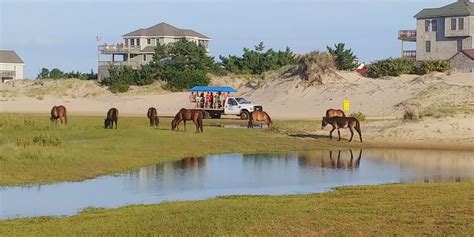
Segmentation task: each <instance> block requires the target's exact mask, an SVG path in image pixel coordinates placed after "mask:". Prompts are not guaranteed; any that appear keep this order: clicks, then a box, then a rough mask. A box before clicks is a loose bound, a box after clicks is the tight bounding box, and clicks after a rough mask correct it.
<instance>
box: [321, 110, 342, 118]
mask: <svg viewBox="0 0 474 237" xmlns="http://www.w3.org/2000/svg"><path fill="white" fill-rule="evenodd" d="M326 117H327V118H331V117H346V114H345V113H344V111H342V110H340V109H328V110H326Z"/></svg>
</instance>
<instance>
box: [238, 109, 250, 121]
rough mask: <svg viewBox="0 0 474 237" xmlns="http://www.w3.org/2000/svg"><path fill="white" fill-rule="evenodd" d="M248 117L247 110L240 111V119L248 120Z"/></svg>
mask: <svg viewBox="0 0 474 237" xmlns="http://www.w3.org/2000/svg"><path fill="white" fill-rule="evenodd" d="M249 117H250V113H249V111H247V110H244V111H242V112H240V119H241V120H248V119H249Z"/></svg>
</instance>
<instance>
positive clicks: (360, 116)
mask: <svg viewBox="0 0 474 237" xmlns="http://www.w3.org/2000/svg"><path fill="white" fill-rule="evenodd" d="M349 117H354V118H356V119H357V120H359V121H365V119H366V118H365V114H363V113H361V112H354V113H351V114H350V115H349Z"/></svg>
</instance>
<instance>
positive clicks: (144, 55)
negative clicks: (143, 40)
mask: <svg viewBox="0 0 474 237" xmlns="http://www.w3.org/2000/svg"><path fill="white" fill-rule="evenodd" d="M143 61H144V62H146V54H143Z"/></svg>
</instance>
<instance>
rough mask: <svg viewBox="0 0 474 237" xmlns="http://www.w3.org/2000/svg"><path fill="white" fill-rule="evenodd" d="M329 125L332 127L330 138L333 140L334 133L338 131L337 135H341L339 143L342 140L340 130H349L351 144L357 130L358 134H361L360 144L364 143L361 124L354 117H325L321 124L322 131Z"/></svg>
mask: <svg viewBox="0 0 474 237" xmlns="http://www.w3.org/2000/svg"><path fill="white" fill-rule="evenodd" d="M328 124H330V125H331V126H332V130H331V132H330V133H329V137H330V138H331V140H332V132H333V131H334V130H336V129H337V134H338V135H339V141H340V140H341V132H340V131H339V129H341V128H349V130H350V131H351V139H349V142H351V141H352V137H353V136H354V131H353V129H355V130H356V131H357V133H359V138H360V142H362V132H361V131H360V123H359V120H357V119H356V118H354V117H331V118H328V117H323V121H322V122H321V129H324V127H326V126H327V125H328Z"/></svg>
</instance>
